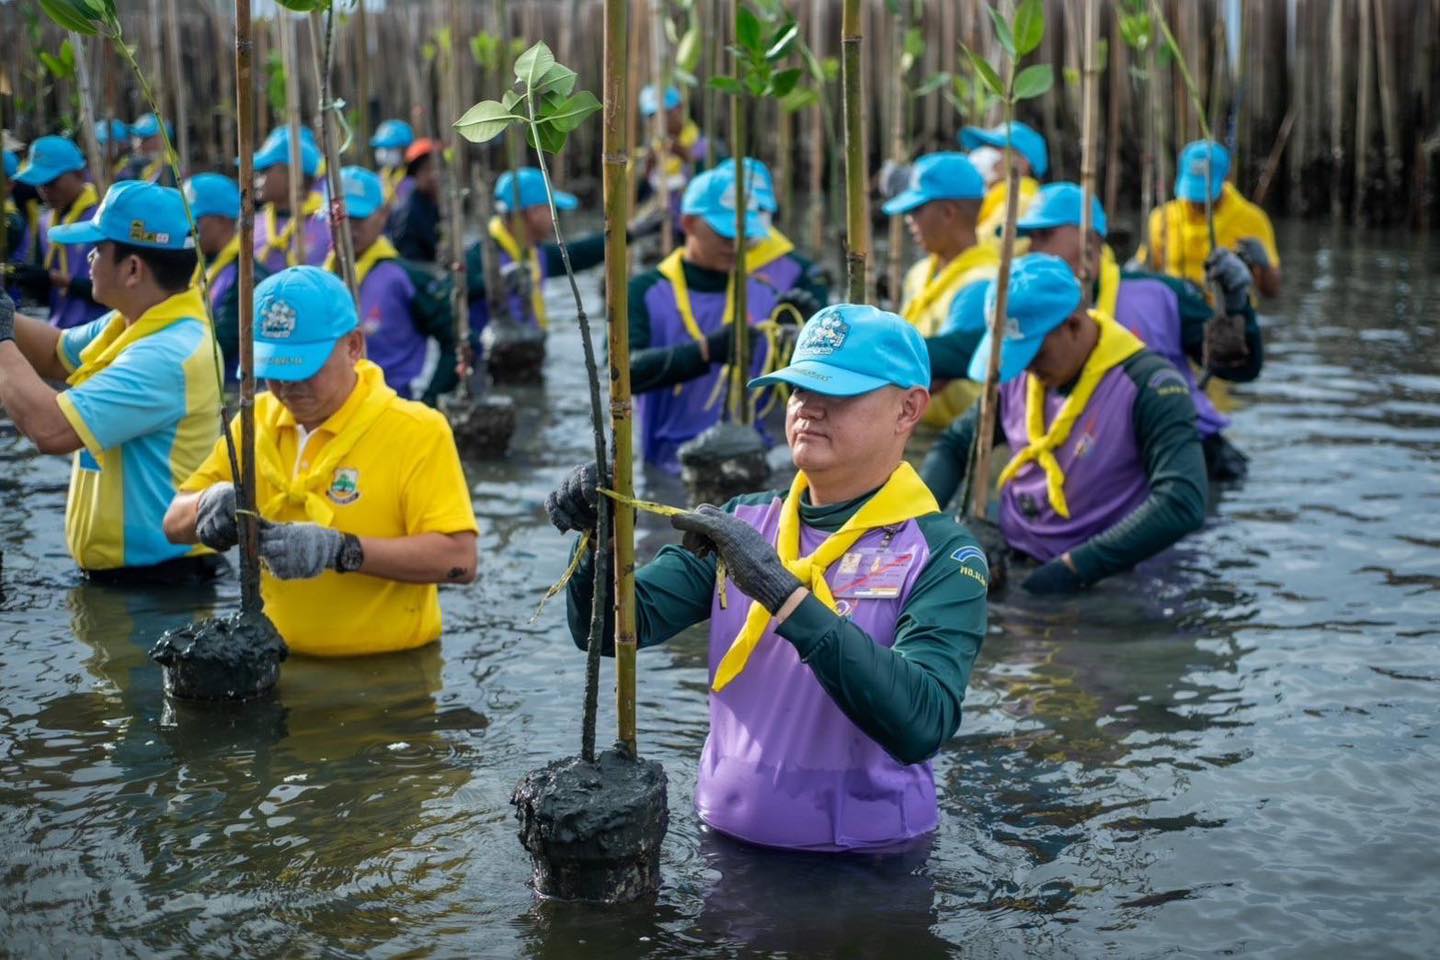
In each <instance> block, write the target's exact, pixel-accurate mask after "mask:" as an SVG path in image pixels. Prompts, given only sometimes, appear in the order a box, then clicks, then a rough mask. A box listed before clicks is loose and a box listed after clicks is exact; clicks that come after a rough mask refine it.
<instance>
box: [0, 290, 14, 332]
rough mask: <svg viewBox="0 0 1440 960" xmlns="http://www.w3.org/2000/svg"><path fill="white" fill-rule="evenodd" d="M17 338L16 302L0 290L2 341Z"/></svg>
mask: <svg viewBox="0 0 1440 960" xmlns="http://www.w3.org/2000/svg"><path fill="white" fill-rule="evenodd" d="M14 339H15V302H14V301H13V300H11V299H10V294H8V293H6V292H5V291H4V290H0V343H4V342H5V341H6V340H14Z"/></svg>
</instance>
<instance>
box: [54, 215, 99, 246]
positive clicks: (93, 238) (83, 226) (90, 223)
mask: <svg viewBox="0 0 1440 960" xmlns="http://www.w3.org/2000/svg"><path fill="white" fill-rule="evenodd" d="M50 239H51V240H53V241H55V242H56V243H64V244H72V243H100V242H101V241H103V240H105V239H106V237H105V234H103V233H101V232H100V224H98V223H96V222H95V221H94V220H86V221H85V222H84V223H62V224H60V225H59V226H55V227H51V228H50Z"/></svg>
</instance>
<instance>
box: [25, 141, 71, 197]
mask: <svg viewBox="0 0 1440 960" xmlns="http://www.w3.org/2000/svg"><path fill="white" fill-rule="evenodd" d="M84 169H85V154H83V153H81V152H80V148H79V147H77V146H75V141H74V140H71V139H70V138H69V137H55V136H50V137H41V138H40V139H38V140H36V141H35V142H34V143H32V144H30V153H29V155H28V156H27V157H26V158H25V164H24V166H22V167H21V168H20V169H19V170H18V171H16V173H15V179H16V180H19V181H20V182H21V183H23V184H27V185H28V186H32V187H43V186H45V184H47V183H52V182H54V180H55V178H56V177H59V176H61V175H63V174H66V173H74V172H76V171H80V170H84Z"/></svg>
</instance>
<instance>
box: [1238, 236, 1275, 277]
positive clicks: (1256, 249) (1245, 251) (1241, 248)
mask: <svg viewBox="0 0 1440 960" xmlns="http://www.w3.org/2000/svg"><path fill="white" fill-rule="evenodd" d="M1235 253H1236V255H1237V256H1239V257H1240V259H1241V260H1243V261H1245V266H1247V267H1249V268H1250V269H1251V270H1268V269H1269V268H1270V267H1271V266H1272V264H1271V263H1270V254H1269V253H1268V252H1267V251H1266V250H1265V244H1263V243H1261V242H1260V241H1259V240H1258V239H1257V238H1255V237H1246V238H1244V239H1243V240H1241V241H1240V242H1239V243H1237V244H1235Z"/></svg>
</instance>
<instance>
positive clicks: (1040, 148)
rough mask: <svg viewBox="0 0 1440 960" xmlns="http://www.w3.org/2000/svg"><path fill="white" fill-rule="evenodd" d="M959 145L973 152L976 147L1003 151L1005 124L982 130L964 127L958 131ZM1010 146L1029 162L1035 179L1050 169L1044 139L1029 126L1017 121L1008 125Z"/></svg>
mask: <svg viewBox="0 0 1440 960" xmlns="http://www.w3.org/2000/svg"><path fill="white" fill-rule="evenodd" d="M960 144H961V146H963V147H964V148H965V149H966V150H974V149H975V148H977V147H994V148H995V149H996V150H1004V149H1005V124H1003V123H1002V124H999V125H997V126H993V127H990V128H989V129H984V128H982V127H965V128H964V129H962V130H961V131H960ZM1010 146H1011V147H1013V148H1014V149H1015V150H1016V151H1018V152H1019V154H1020V155H1021V156H1022V157H1024V158H1025V159H1026V160H1028V161H1029V162H1030V172H1031V173H1033V174H1034V175H1035V176H1037V177H1043V176H1045V171H1047V170H1049V169H1050V155H1049V152H1048V151H1047V150H1046V149H1045V138H1044V137H1042V136H1041V135H1040V134H1039V133H1037V132H1036V131H1035V129H1034V128H1033V127H1031V126H1030V125H1029V124H1025V123H1021V122H1020V121H1019V120H1015V121H1012V122H1011V124H1010Z"/></svg>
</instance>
